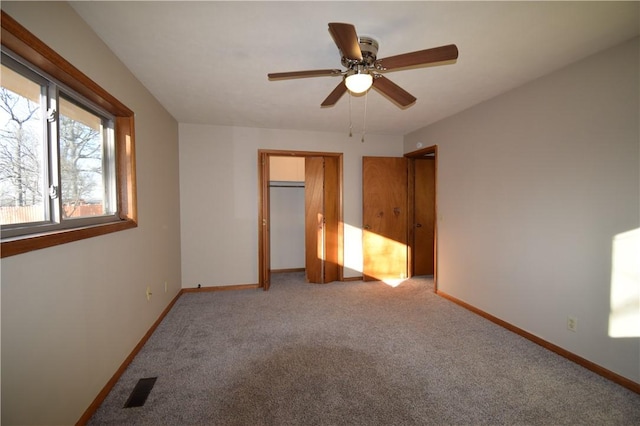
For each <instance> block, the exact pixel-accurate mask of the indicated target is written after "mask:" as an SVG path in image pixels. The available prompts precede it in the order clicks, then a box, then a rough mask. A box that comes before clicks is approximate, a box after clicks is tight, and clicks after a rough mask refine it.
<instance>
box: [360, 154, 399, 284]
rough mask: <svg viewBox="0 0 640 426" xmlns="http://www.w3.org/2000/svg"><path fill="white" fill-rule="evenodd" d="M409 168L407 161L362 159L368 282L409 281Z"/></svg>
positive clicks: (383, 158) (363, 232)
mask: <svg viewBox="0 0 640 426" xmlns="http://www.w3.org/2000/svg"><path fill="white" fill-rule="evenodd" d="M407 166H408V160H407V159H406V158H395V157H363V162H362V179H363V182H362V205H363V211H362V224H363V226H362V228H363V229H362V255H363V265H362V269H363V270H362V275H363V278H364V280H365V281H368V280H388V279H393V280H396V279H403V278H407V261H408V249H407V220H408V215H407V205H408V204H407V192H408V190H407V173H408V167H407Z"/></svg>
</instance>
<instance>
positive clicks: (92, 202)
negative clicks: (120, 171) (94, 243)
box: [58, 97, 111, 219]
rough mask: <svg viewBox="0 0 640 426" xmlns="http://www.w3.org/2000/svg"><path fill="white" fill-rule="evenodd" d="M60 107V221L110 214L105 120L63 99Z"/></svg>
mask: <svg viewBox="0 0 640 426" xmlns="http://www.w3.org/2000/svg"><path fill="white" fill-rule="evenodd" d="M59 105H60V114H59V122H58V123H59V130H58V131H59V134H60V147H59V151H60V178H61V182H60V187H61V191H60V192H61V197H62V217H63V219H69V218H78V217H87V216H99V215H103V214H108V213H111V212H110V211H109V209H108V208H107V204H108V203H107V201H108V200H107V199H106V198H107V197H106V194H108V193H109V187H110V185H109V173H108V170H105V169H104V166H103V165H104V162H105V158H104V156H105V143H106V141H105V135H106V132H105V124H107V123H106V120H104V119H103V118H102V117H100V116H99V115H97V114H95V113H93V112H91V111H89V110H87V109H85V108H83V107H81V106H79V105H77V104H76V103H74V102H72V101H71V100H68V99H66V98H62V97H61V98H60V104H59Z"/></svg>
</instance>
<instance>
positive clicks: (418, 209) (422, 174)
mask: <svg viewBox="0 0 640 426" xmlns="http://www.w3.org/2000/svg"><path fill="white" fill-rule="evenodd" d="M413 165H414V167H413V175H414V217H413V250H412V252H413V274H414V275H433V273H434V267H435V264H434V263H435V262H434V251H435V244H434V243H435V214H436V197H435V189H436V186H435V157H424V158H420V159H415V160H414V163H413Z"/></svg>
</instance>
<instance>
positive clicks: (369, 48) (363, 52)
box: [267, 22, 458, 107]
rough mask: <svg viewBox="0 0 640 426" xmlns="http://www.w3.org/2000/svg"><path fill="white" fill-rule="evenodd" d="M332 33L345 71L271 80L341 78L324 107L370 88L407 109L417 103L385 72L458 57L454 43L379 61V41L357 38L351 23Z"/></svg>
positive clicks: (301, 73) (336, 25)
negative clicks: (346, 93) (344, 96)
mask: <svg viewBox="0 0 640 426" xmlns="http://www.w3.org/2000/svg"><path fill="white" fill-rule="evenodd" d="M329 32H330V33H331V36H332V37H333V40H334V41H335V43H336V45H337V46H338V49H339V51H340V55H341V56H342V59H341V62H342V66H344V67H345V68H346V70H344V71H343V70H339V69H324V70H310V71H292V72H280V73H270V74H267V76H268V78H269V79H270V80H278V79H289V78H303V77H324V76H334V77H337V76H341V77H342V81H341V82H340V84H338V86H336V88H335V89H333V91H332V92H331V93H330V94H329V96H327V98H326V99H325V100H324V101H323V102H322V104H321V106H323V107H327V106H332V105H335V104H336V102H338V100H339V99H340V98H341V97H342V95H343V94H344V93H345V92H346V91H347V90H349V91H351V92H352V93H356V94H358V93H364V92H366V91H367V90H369V88H370V87H371V86H373V87H374V88H375V89H377V90H378V91H380V92H382V93H383V94H385V95H387V96H388V97H389V98H391V99H392V100H393V101H395V102H396V103H397V104H398V105H400V106H402V107H407V106H409V105H411V104H412V103H414V102H415V101H416V98H415V97H414V96H413V95H411V94H410V93H409V92H407V91H406V90H404V89H403V88H401V87H400V86H398V85H397V84H395V83H394V82H392V81H391V80H389V79H388V78H386V77H385V76H384V75H382V72H385V71H394V70H397V69H399V68H406V67H412V66H418V65H427V64H433V63H437V62H444V61H451V60H454V59H457V58H458V48H457V47H456V45H455V44H449V45H446V46H440V47H434V48H431V49H425V50H419V51H416V52H410V53H404V54H400V55H396V56H390V57H387V58H383V59H377V54H378V42H377V41H376V40H374V39H373V38H371V37H358V35H357V33H356V28H355V27H354V26H353V25H351V24H346V23H339V22H332V23H329Z"/></svg>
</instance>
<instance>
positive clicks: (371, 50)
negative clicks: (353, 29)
mask: <svg viewBox="0 0 640 426" xmlns="http://www.w3.org/2000/svg"><path fill="white" fill-rule="evenodd" d="M358 44H360V51H361V52H362V61H361V62H355V61H350V60H349V59H347V58H345V57H344V56H343V57H342V65H343V66H344V67H345V68H349V69H354V68H357V66H358V65H365V66H367V67H369V66H373V63H374V62H375V61H376V57H377V56H378V46H379V45H378V41H377V40H375V39H374V38H371V37H365V36H361V37H359V38H358Z"/></svg>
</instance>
